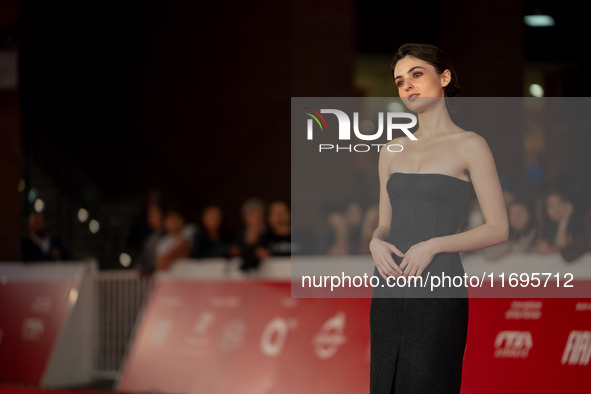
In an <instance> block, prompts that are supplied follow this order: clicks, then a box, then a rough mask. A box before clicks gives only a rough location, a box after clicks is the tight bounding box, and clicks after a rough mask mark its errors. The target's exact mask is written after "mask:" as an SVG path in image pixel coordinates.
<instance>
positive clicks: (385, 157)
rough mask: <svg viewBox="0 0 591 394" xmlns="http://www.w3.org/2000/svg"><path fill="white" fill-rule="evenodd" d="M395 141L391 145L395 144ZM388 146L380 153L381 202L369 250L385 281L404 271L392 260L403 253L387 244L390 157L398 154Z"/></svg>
mask: <svg viewBox="0 0 591 394" xmlns="http://www.w3.org/2000/svg"><path fill="white" fill-rule="evenodd" d="M396 140H397V139H394V140H393V141H392V142H391V143H394V142H395V141H396ZM387 147H388V145H385V146H383V147H382V149H381V151H380V158H379V164H378V172H379V178H380V202H379V207H378V211H379V212H378V227H377V228H376V229H375V231H374V233H373V236H372V238H371V241H370V242H369V250H370V252H371V254H372V257H373V259H374V262H375V264H376V267H377V269H378V271H379V273H380V275H381V276H382V278H384V279H385V280H387V278H388V276H399V275H402V270H401V269H400V267H399V266H398V264H396V262H395V261H394V259H393V258H392V253H396V255H398V256H400V257H403V256H404V253H402V252H401V251H400V250H399V249H398V248H397V247H396V246H394V245H392V244H391V243H389V242H386V240H387V239H388V235H389V234H390V224H391V220H392V219H391V216H392V206H391V205H390V197H389V196H388V190H387V188H386V186H387V184H388V179H389V177H390V157H389V155H392V154H396V153H393V152H390V151H388V149H387Z"/></svg>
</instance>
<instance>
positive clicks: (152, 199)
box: [127, 190, 162, 256]
mask: <svg viewBox="0 0 591 394" xmlns="http://www.w3.org/2000/svg"><path fill="white" fill-rule="evenodd" d="M154 204H159V205H160V206H162V195H161V193H160V192H159V191H158V190H150V191H149V192H148V194H147V195H146V197H145V200H144V204H143V206H142V208H141V210H140V211H139V212H138V213H137V215H136V216H135V217H134V219H133V221H132V223H131V228H130V230H129V236H128V237H127V248H128V250H129V251H130V252H131V254H132V256H135V255H136V254H137V253H139V252H140V249H141V248H142V247H143V242H144V241H145V240H146V238H147V237H148V236H149V235H150V234H151V233H152V227H151V226H150V224H149V223H148V211H149V209H150V207H151V206H153V205H154Z"/></svg>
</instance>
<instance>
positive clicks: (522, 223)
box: [509, 204, 529, 231]
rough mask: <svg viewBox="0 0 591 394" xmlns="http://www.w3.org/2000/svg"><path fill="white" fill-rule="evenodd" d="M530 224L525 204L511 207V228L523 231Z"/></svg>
mask: <svg viewBox="0 0 591 394" xmlns="http://www.w3.org/2000/svg"><path fill="white" fill-rule="evenodd" d="M528 223H529V211H528V210H527V208H526V207H525V205H523V204H511V205H510V206H509V225H510V226H511V228H513V229H515V230H517V231H522V230H524V229H525V228H526V226H527V224H528Z"/></svg>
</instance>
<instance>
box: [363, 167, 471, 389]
mask: <svg viewBox="0 0 591 394" xmlns="http://www.w3.org/2000/svg"><path fill="white" fill-rule="evenodd" d="M387 190H388V195H389V197H390V203H391V205H392V221H391V225H390V236H389V238H388V242H390V243H392V244H393V245H395V246H396V247H397V248H398V249H400V250H401V251H402V252H404V253H406V252H407V250H408V249H409V248H410V247H411V246H412V245H414V244H416V243H418V242H421V241H426V240H428V239H430V238H433V237H438V236H444V235H449V234H455V233H457V232H458V230H459V227H460V225H461V224H462V222H463V220H464V218H465V216H466V213H467V210H468V203H469V202H470V199H471V198H472V196H473V192H474V189H473V187H472V183H470V182H468V181H464V180H462V179H459V178H456V177H452V176H449V175H444V174H437V173H400V172H394V173H393V174H392V175H390V178H389V179H388V183H387ZM392 256H393V258H394V261H395V262H396V264H398V265H400V264H401V262H402V258H401V257H398V256H397V255H395V254H392ZM442 272H443V273H445V275H449V276H451V277H453V276H455V275H459V276H463V275H464V268H463V265H462V261H461V259H460V256H459V253H438V254H436V255H435V256H434V258H433V260H432V261H431V263H430V264H429V266H428V267H427V268H426V269H425V271H424V272H423V273H422V275H421V276H422V277H423V278H427V275H428V274H429V275H430V276H433V275H441V273H442ZM374 275H376V276H378V277H379V278H380V285H379V286H378V287H375V288H373V293H372V300H371V309H370V333H371V367H370V393H371V394H386V393H392V392H395V393H401V394H413V393H421V394H426V393H436V394H446V393H454V394H455V393H459V392H460V385H461V380H462V365H463V359H464V350H465V347H466V337H467V332H468V289H467V288H466V287H464V286H460V287H454V286H449V287H445V288H438V289H437V290H435V291H431V290H430V289H429V288H419V287H410V286H405V287H388V286H387V285H386V284H385V283H386V282H385V281H384V280H383V278H381V276H380V275H379V272H378V270H377V268H375V269H374ZM382 285H384V286H382Z"/></svg>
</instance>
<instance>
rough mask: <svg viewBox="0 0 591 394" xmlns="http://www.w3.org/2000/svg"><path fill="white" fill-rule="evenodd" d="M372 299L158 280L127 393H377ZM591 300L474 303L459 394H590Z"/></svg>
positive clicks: (280, 287)
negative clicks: (372, 381)
mask: <svg viewBox="0 0 591 394" xmlns="http://www.w3.org/2000/svg"><path fill="white" fill-rule="evenodd" d="M369 304H370V300H369V299H368V298H349V299H345V298H343V299H337V298H332V299H322V298H318V299H314V298H291V297H290V284H289V283H288V282H264V281H244V282H242V281H183V280H161V281H158V282H156V285H155V288H154V291H153V293H152V295H151V297H150V300H149V303H148V305H147V309H146V310H145V312H144V315H143V319H142V321H141V324H140V325H139V329H138V331H137V336H136V339H135V342H134V344H133V346H132V348H131V351H130V353H129V356H128V359H127V362H126V364H125V369H124V371H123V374H122V377H121V380H120V381H119V384H118V389H119V390H125V391H148V390H159V391H162V392H176V393H238V392H239V393H245V394H249V393H253V394H254V393H257V394H258V393H263V392H264V393H303V392H305V393H329V392H335V393H337V392H338V393H366V392H369V340H370V338H369ZM590 354H591V300H589V299H566V298H563V299H549V298H540V299H510V298H504V299H485V298H472V299H470V323H469V332H468V343H467V347H466V355H465V363H464V375H463V384H462V393H478V394H486V393H498V392H536V393H551V392H552V393H554V392H556V391H558V390H561V391H563V392H568V393H583V392H588V384H587V379H586V376H587V374H588V371H589V367H590V366H589V356H590Z"/></svg>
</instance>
